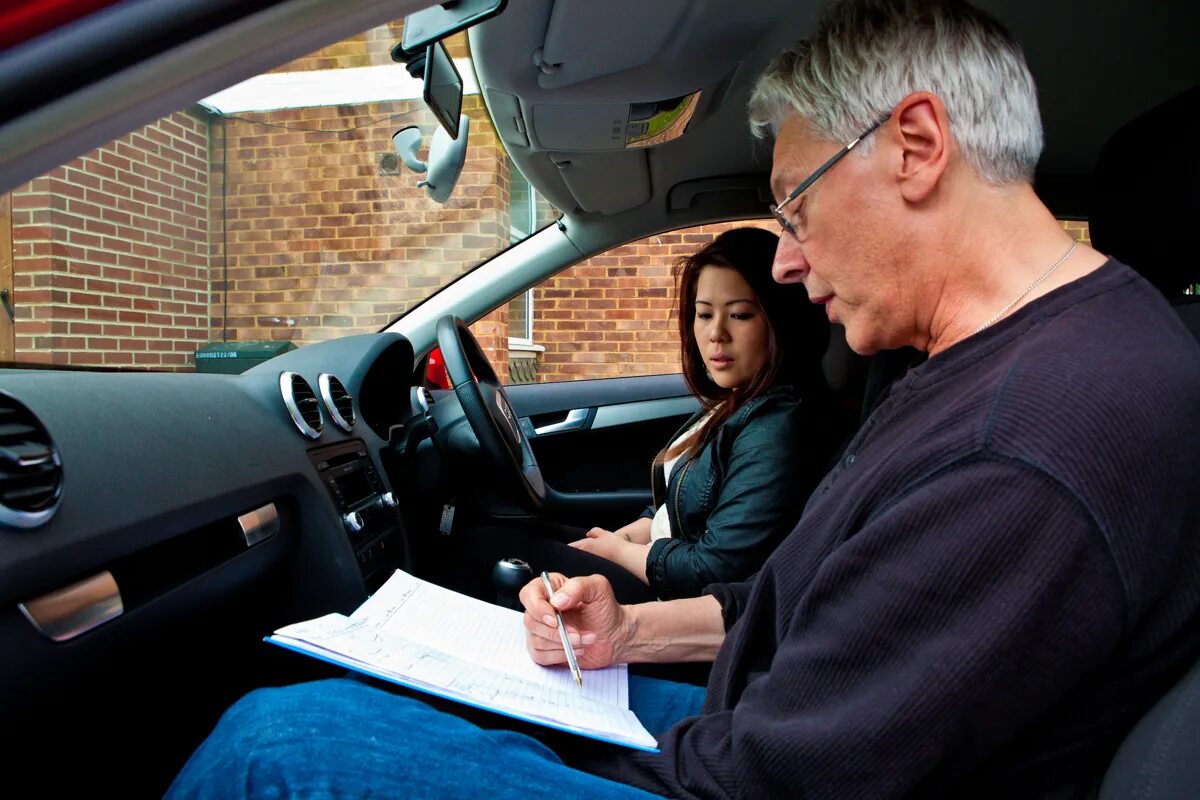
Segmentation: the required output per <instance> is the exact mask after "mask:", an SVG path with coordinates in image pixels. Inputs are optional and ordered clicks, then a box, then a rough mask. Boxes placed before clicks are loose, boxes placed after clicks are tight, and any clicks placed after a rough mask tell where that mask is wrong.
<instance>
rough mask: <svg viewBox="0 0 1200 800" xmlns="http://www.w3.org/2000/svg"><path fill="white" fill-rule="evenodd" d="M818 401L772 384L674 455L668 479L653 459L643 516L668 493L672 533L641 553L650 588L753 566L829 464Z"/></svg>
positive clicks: (705, 580)
mask: <svg viewBox="0 0 1200 800" xmlns="http://www.w3.org/2000/svg"><path fill="white" fill-rule="evenodd" d="M818 405H821V404H820V403H819V402H804V403H802V402H801V400H800V397H799V395H798V393H797V391H796V390H795V389H794V388H793V387H791V386H777V387H774V388H772V389H771V390H769V391H768V392H766V393H765V394H763V395H761V396H759V397H757V398H755V399H754V400H752V401H750V402H749V403H747V404H746V405H745V406H743V407H742V408H740V409H738V410H737V411H736V412H735V413H734V414H733V416H732V417H730V418H729V419H728V420H726V422H725V424H724V425H722V426H721V427H720V428H718V429H717V431H716V433H715V434H714V435H713V436H711V437H710V438H709V441H708V443H707V444H705V445H704V447H702V448H701V450H700V452H699V453H698V454H697V455H696V456H695V457H694V458H691V459H688V458H687V457H686V456H684V457H681V458H680V459H679V461H677V462H676V463H675V466H674V467H673V468H672V470H671V481H670V485H668V486H666V487H664V486H663V468H662V465H661V464H657V465H656V466H655V468H654V476H653V487H654V506H651V507H650V508H647V509H646V511H645V512H644V513H643V514H642V516H644V517H653V516H654V511H655V508H657V506H658V505H659V504H661V503H662V502H664V498H665V502H666V505H667V515H668V517H669V518H670V521H671V538H670V539H660V540H658V541H656V542H654V544H653V545H652V546H651V548H650V554H649V557H648V559H647V562H646V577H647V578H648V579H649V582H650V588H651V589H652V590H653V591H654V592H655V594H657V595H658V596H659V597H660V598H661V599H664V600H668V599H673V598H679V597H697V596H699V595H700V593H701V592H702V591H703V590H704V587H706V586H708V585H709V584H711V583H730V582H734V581H741V580H745V579H746V578H748V577H750V576H751V575H753V574H754V573H755V572H757V571H758V569H759V567H761V566H762V564H763V562H764V561H766V560H767V556H768V555H770V554H771V551H773V550H774V549H775V546H776V545H778V544H779V543H780V542H781V541H782V540H783V538H784V537H785V536H787V535H788V533H790V532H791V530H792V528H793V527H795V525H796V522H797V520H799V519H800V512H801V511H802V510H803V508H804V504H805V502H806V501H807V500H808V495H809V494H810V493H811V492H812V490H813V488H814V487H816V485H817V483H818V482H820V479H821V477H822V475H824V473H825V469H826V467H827V465H828V460H829V458H830V455H831V446H830V444H829V441H828V440H829V439H830V437H829V436H827V435H826V434H824V433H823V432H822V430H821V429H822V427H823V421H824V420H825V419H827V416H826V415H825V414H823V413H821V411H822V410H823V408H824V406H821V408H820V409H819V408H817V407H814V406H818ZM703 413H704V412H703V411H701V412H698V413H697V414H696V415H695V416H693V417H692V418H691V419H689V420H688V421H687V422H686V423H685V424H684V426H683V427H682V428H680V429H679V432H678V433H677V434H675V436H672V437H671V441H672V442H673V441H675V439H677V438H678V437H679V436H680V435H681V434H682V433H683V432H684V431H686V430H687V429H688V428H689V427H691V426H692V425H693V424H694V423H695V422H696V420H697V419H699V418H700V416H701V415H702V414H703ZM664 489H665V491H664Z"/></svg>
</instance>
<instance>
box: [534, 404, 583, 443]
mask: <svg viewBox="0 0 1200 800" xmlns="http://www.w3.org/2000/svg"><path fill="white" fill-rule="evenodd" d="M587 418H588V410H587V409H586V408H573V409H571V410H570V411H568V412H567V417H566V419H564V420H563V421H562V422H552V423H550V424H549V425H543V426H542V427H540V428H534V429H533V432H534V434H535V435H537V436H545V435H546V434H548V433H564V432H566V431H577V430H580V429H582V428H583V426H584V423H586V422H587Z"/></svg>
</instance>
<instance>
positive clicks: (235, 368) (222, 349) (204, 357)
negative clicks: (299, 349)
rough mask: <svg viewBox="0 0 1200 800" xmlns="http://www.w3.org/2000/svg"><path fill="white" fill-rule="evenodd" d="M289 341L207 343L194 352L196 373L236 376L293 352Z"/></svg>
mask: <svg viewBox="0 0 1200 800" xmlns="http://www.w3.org/2000/svg"><path fill="white" fill-rule="evenodd" d="M295 349H296V345H294V344H292V343H291V342H290V341H287V340H286V339H285V340H282V341H277V342H275V341H272V342H209V343H208V344H206V345H204V346H203V347H201V348H200V349H199V350H197V351H196V372H220V373H223V374H225V375H237V374H239V373H242V372H245V371H246V370H248V369H250V368H251V367H254V366H257V365H259V364H261V363H263V362H264V361H267V360H269V359H272V358H274V357H275V356H277V355H279V354H281V353H286V352H287V351H289V350H295Z"/></svg>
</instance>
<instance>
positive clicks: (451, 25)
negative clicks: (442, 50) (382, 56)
mask: <svg viewBox="0 0 1200 800" xmlns="http://www.w3.org/2000/svg"><path fill="white" fill-rule="evenodd" d="M504 3H505V0H454V2H443V3H441V4H440V5H436V6H433V7H431V8H427V9H425V10H424V11H417V12H415V13H412V14H409V15H408V16H407V17H405V18H404V42H403V46H404V49H405V50H407V51H408V52H410V53H416V52H419V48H422V47H424V46H425V45H427V44H430V43H431V42H436V41H437V40H439V39H445V38H446V37H447V36H449V35H450V34H452V33H458V32H459V31H461V30H463V29H464V28H469V27H471V26H472V25H474V24H475V23H477V22H482V21H483V20H485V19H487V18H489V17H494V16H496V15H497V14H499V13H500V12H501V11H503V10H504Z"/></svg>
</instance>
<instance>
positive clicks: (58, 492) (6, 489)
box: [0, 392, 63, 528]
mask: <svg viewBox="0 0 1200 800" xmlns="http://www.w3.org/2000/svg"><path fill="white" fill-rule="evenodd" d="M62 484H63V473H62V460H61V459H60V458H59V456H58V448H56V447H55V446H54V441H53V440H52V439H51V438H50V433H49V431H47V430H46V428H45V426H43V425H42V423H41V421H40V420H38V418H37V417H36V416H34V414H33V412H32V411H30V410H29V409H28V408H26V407H25V406H24V404H22V403H20V402H18V401H17V400H16V399H15V398H13V397H11V396H9V395H7V394H5V393H3V392H0V525H7V526H9V527H13V528H36V527H37V526H38V525H42V524H45V523H46V522H47V521H49V519H50V518H51V517H52V516H54V512H55V511H57V510H58V504H59V501H60V500H61V499H62Z"/></svg>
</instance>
